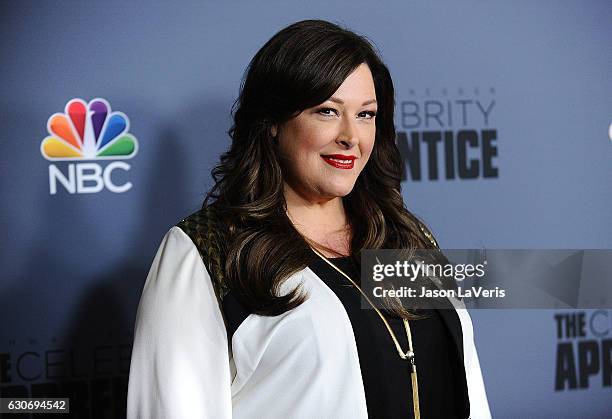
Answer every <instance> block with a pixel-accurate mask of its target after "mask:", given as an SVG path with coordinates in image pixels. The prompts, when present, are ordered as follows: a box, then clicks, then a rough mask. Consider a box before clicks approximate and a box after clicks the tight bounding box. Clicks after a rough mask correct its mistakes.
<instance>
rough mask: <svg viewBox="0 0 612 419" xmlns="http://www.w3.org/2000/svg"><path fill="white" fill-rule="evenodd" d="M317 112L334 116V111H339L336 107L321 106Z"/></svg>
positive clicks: (335, 112)
mask: <svg viewBox="0 0 612 419" xmlns="http://www.w3.org/2000/svg"><path fill="white" fill-rule="evenodd" d="M317 113H320V114H321V115H325V116H332V113H334V114H337V113H338V111H336V110H335V109H334V108H321V109H319V110H318V111H317Z"/></svg>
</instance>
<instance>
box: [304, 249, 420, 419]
mask: <svg viewBox="0 0 612 419" xmlns="http://www.w3.org/2000/svg"><path fill="white" fill-rule="evenodd" d="M311 249H312V250H313V252H315V253H316V254H317V255H319V257H320V258H321V259H323V260H324V261H325V262H327V263H328V264H329V265H330V266H331V267H332V268H334V269H335V270H336V271H338V272H339V273H340V274H342V275H343V276H344V277H345V278H346V279H348V280H349V281H350V283H351V284H353V286H354V287H355V288H357V289H358V290H359V292H360V293H361V295H363V297H364V298H365V299H366V301H367V302H368V303H369V304H370V305H371V306H372V308H373V309H374V310H376V313H377V314H378V316H379V317H380V318H381V320H382V321H383V323H384V324H385V327H386V328H387V330H388V331H389V334H390V335H391V339H393V343H395V348H396V349H397V353H398V354H399V356H400V358H402V359H407V360H409V361H410V366H411V367H412V368H411V371H410V378H411V379H412V406H413V409H414V418H415V419H420V417H421V411H420V407H419V383H418V380H417V370H416V363H415V361H414V350H413V348H412V333H411V332H410V325H409V324H408V320H406V319H402V320H403V322H404V328H405V329H406V336H407V337H408V350H407V351H406V352H404V351H403V350H402V347H401V346H400V344H399V341H398V340H397V337H396V336H395V333H394V332H393V329H391V325H390V324H389V322H388V321H387V319H386V318H385V316H383V314H382V313H381V311H380V310H379V309H378V307H376V306H375V305H374V304H373V303H372V301H371V300H370V298H369V297H368V296H367V295H366V293H365V292H363V290H362V289H361V287H360V286H359V285H357V283H356V282H355V281H353V280H352V279H351V277H350V276H348V275H347V274H345V273H344V272H343V271H342V270H341V269H340V268H338V267H337V266H336V265H334V264H333V263H331V262H330V261H329V259H327V258H326V257H325V256H323V254H322V253H320V252H319V251H317V250H316V249H315V248H313V247H311Z"/></svg>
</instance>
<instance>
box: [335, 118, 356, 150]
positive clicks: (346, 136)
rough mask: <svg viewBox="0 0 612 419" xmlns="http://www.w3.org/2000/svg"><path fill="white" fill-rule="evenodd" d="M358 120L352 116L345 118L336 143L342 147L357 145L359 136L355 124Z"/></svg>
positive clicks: (348, 147)
mask: <svg viewBox="0 0 612 419" xmlns="http://www.w3.org/2000/svg"><path fill="white" fill-rule="evenodd" d="M355 124H356V121H354V120H352V119H351V118H343V119H342V123H341V126H340V132H339V133H338V138H337V139H336V143H337V144H339V145H340V146H342V147H345V148H347V149H350V148H352V147H354V146H355V145H357V144H359V137H358V135H357V127H356V126H355Z"/></svg>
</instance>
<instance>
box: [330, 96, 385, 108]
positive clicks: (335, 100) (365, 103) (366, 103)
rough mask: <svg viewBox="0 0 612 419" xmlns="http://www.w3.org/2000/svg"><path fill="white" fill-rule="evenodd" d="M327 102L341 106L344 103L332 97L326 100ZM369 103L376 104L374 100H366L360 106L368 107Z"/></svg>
mask: <svg viewBox="0 0 612 419" xmlns="http://www.w3.org/2000/svg"><path fill="white" fill-rule="evenodd" d="M327 100H329V101H331V102H335V103H339V104H341V105H343V104H344V101H343V100H342V99H339V98H337V97H334V96H332V97H330V98H329V99H327ZM370 103H376V99H370V100H366V101H365V102H363V103H362V104H361V106H365V105H369V104H370Z"/></svg>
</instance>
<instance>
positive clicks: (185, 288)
mask: <svg viewBox="0 0 612 419" xmlns="http://www.w3.org/2000/svg"><path fill="white" fill-rule="evenodd" d="M230 386H231V381H230V363H229V351H228V339H227V332H226V329H225V324H224V321H223V317H222V314H221V310H220V307H219V303H218V301H217V298H216V295H215V292H214V289H213V286H212V283H211V279H210V275H209V273H208V271H207V269H206V267H205V265H204V263H203V261H202V259H201V257H200V254H199V253H198V250H197V248H196V247H195V245H194V244H193V242H192V241H191V239H190V238H189V237H188V236H187V235H186V234H185V233H184V232H183V231H182V230H181V229H180V228H178V227H173V228H171V229H170V231H168V233H167V234H166V235H165V236H164V238H163V240H162V243H161V245H160V246H159V249H158V251H157V253H156V255H155V258H154V260H153V264H152V266H151V269H150V271H149V274H148V276H147V279H146V282H145V285H144V289H143V292H142V296H141V298H140V304H139V306H138V312H137V315H136V326H135V330H134V345H133V349H132V358H131V364H130V375H129V383H128V397H127V418H128V419H137V418H143V419H144V418H146V419H149V418H231V416H232V405H231V387H230Z"/></svg>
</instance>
